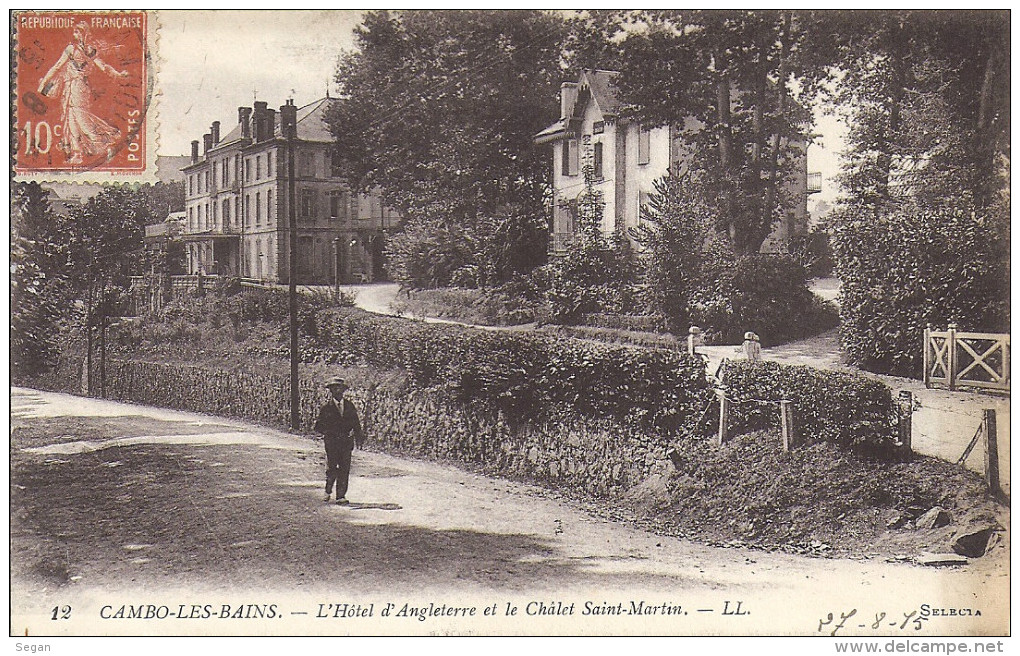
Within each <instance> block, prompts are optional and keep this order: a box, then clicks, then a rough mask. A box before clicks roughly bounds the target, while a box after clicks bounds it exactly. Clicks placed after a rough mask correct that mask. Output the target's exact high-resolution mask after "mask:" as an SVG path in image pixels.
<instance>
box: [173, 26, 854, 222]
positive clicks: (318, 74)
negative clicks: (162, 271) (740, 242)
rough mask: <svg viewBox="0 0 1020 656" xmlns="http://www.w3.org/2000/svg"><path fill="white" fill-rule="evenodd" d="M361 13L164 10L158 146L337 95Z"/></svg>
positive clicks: (826, 184) (835, 129)
mask: <svg viewBox="0 0 1020 656" xmlns="http://www.w3.org/2000/svg"><path fill="white" fill-rule="evenodd" d="M360 15H361V12H360V11H324V10H314V11H194V10H189V11H160V12H159V22H160V32H159V53H160V59H161V62H160V67H159V76H158V86H159V88H160V90H161V95H160V97H159V122H160V130H159V138H160V143H159V148H158V152H159V154H161V155H187V154H188V153H190V152H191V141H192V140H198V141H201V140H202V135H203V134H205V133H206V132H208V131H209V126H210V125H211V124H212V122H213V121H220V123H221V124H222V125H221V128H220V129H221V133H222V134H226V133H227V132H229V131H230V130H231V129H233V127H234V125H235V124H236V122H237V108H238V107H240V106H247V107H251V106H252V103H253V101H254V100H256V99H257V100H262V101H265V102H267V103H269V106H270V107H274V108H278V107H279V106H280V105H282V104H284V102H285V101H286V100H287V99H288V98H293V99H294V102H295V103H297V105H298V106H302V105H306V104H308V103H310V102H313V101H315V100H318V99H319V98H322V97H324V96H325V95H326V89H327V86H328V88H329V89H330V90H331V91H332V90H334V89H335V83H334V81H333V74H334V72H335V69H336V61H337V57H338V56H339V55H340V53H341V52H342V51H344V50H350V49H353V48H354V37H353V32H352V31H353V29H354V27H355V26H356V25H357V24H358V22H359V21H360ZM815 132H816V133H818V134H819V135H820V137H819V138H818V139H817V140H816V143H815V144H814V145H812V146H811V147H810V148H809V149H808V170H809V171H812V172H814V171H821V172H822V178H823V181H822V192H821V193H820V194H814V195H812V196H811V198H810V201H809V203H810V205H813V204H814V203H816V202H817V201H819V200H825V201H826V202H827V203H829V204H830V205H831V204H832V202H833V200H834V198H835V196H836V191H837V190H836V185H835V182H834V181H833V179H832V177H833V176H834V175H835V174H836V172H837V171H838V168H839V160H838V154H837V153H838V152H839V151H840V150H842V148H843V134H844V133H845V127H844V126H843V125H842V124H841V123H840V122H839V121H838V120H837V119H835V118H834V117H831V116H822V115H821V113H820V112H819V113H816V125H815Z"/></svg>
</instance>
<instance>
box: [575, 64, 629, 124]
mask: <svg viewBox="0 0 1020 656" xmlns="http://www.w3.org/2000/svg"><path fill="white" fill-rule="evenodd" d="M619 75H620V73H619V72H618V71H600V70H594V71H585V72H584V73H582V74H581V79H580V86H579V88H578V91H580V90H582V89H584V88H585V85H586V84H587V86H588V88H589V89H591V96H592V98H593V99H594V100H595V102H596V103H597V104H598V106H599V109H601V110H602V113H603V114H614V115H615V114H616V113H617V112H618V111H619V110H620V106H621V103H620V101H619V99H617V97H616V87H615V86H614V85H613V80H615V79H616V78H617V77H618V76H619Z"/></svg>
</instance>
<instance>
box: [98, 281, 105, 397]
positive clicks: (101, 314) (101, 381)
mask: <svg viewBox="0 0 1020 656" xmlns="http://www.w3.org/2000/svg"><path fill="white" fill-rule="evenodd" d="M99 395H100V396H101V397H103V398H104V399H105V398H106V281H103V291H102V293H101V294H100V296H99Z"/></svg>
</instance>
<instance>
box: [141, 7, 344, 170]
mask: <svg viewBox="0 0 1020 656" xmlns="http://www.w3.org/2000/svg"><path fill="white" fill-rule="evenodd" d="M359 20H360V12H354V11H274V12H270V11H160V12H159V22H160V30H159V45H158V48H159V54H160V59H161V60H162V61H161V62H160V66H159V75H158V79H157V85H158V87H159V90H160V91H161V94H160V96H159V123H160V130H159V137H160V143H159V153H160V154H161V155H187V154H188V153H190V152H191V142H192V140H196V139H197V140H198V141H201V140H202V135H203V134H205V133H206V132H208V131H209V126H210V125H211V124H212V122H213V121H220V123H222V126H221V128H220V129H221V131H222V133H224V134H225V133H226V132H229V131H230V130H231V129H232V128H233V127H234V125H235V124H236V123H237V108H238V107H241V106H247V107H251V106H252V102H253V101H254V100H255V99H258V100H262V101H265V102H267V103H269V106H270V107H274V108H279V107H280V105H283V104H284V102H285V101H286V100H287V99H288V98H293V99H294V102H295V103H297V105H298V106H301V105H306V104H308V103H310V102H313V101H315V100H318V99H319V98H323V97H324V96H325V95H326V89H327V85H328V86H329V88H330V89H331V90H332V89H335V84H334V83H333V74H334V72H335V69H336V60H337V56H338V55H339V54H340V53H341V51H343V50H345V49H352V48H353V47H354V38H353V33H352V30H353V28H354V27H355V26H356V25H357V23H358V22H359Z"/></svg>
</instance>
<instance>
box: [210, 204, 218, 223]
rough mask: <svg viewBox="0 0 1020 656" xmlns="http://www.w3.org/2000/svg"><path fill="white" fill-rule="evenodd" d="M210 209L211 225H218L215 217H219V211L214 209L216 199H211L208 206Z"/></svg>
mask: <svg viewBox="0 0 1020 656" xmlns="http://www.w3.org/2000/svg"><path fill="white" fill-rule="evenodd" d="M210 209H211V210H212V217H211V218H210V222H211V223H212V225H214V226H216V227H219V225H218V222H217V219H218V218H219V212H217V210H216V201H213V204H212V207H210Z"/></svg>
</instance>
